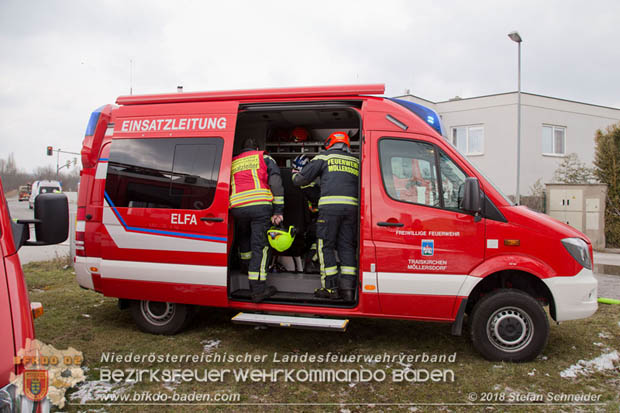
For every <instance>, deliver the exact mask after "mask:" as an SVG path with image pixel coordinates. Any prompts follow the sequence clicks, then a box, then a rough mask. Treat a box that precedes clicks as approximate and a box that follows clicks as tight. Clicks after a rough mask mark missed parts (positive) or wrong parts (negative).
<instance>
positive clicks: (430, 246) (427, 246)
mask: <svg viewBox="0 0 620 413" xmlns="http://www.w3.org/2000/svg"><path fill="white" fill-rule="evenodd" d="M434 254H435V240H432V239H423V240H422V256H423V257H431V256H433V255H434Z"/></svg>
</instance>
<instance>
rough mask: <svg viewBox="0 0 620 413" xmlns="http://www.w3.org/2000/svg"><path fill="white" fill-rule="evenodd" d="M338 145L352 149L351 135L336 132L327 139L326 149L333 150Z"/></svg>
mask: <svg viewBox="0 0 620 413" xmlns="http://www.w3.org/2000/svg"><path fill="white" fill-rule="evenodd" d="M336 143H345V144H346V145H347V146H348V147H351V144H350V143H349V135H347V133H346V132H334V133H332V134H331V135H329V137H328V138H327V139H325V149H329V148H331V147H332V146H333V145H334V144H336Z"/></svg>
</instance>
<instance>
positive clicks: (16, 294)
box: [0, 182, 69, 412]
mask: <svg viewBox="0 0 620 413" xmlns="http://www.w3.org/2000/svg"><path fill="white" fill-rule="evenodd" d="M3 194H4V190H3V189H2V183H1V182H0V257H1V258H2V262H1V263H0V326H2V338H0V412H21V411H24V412H25V411H28V412H31V411H35V410H36V411H49V408H50V404H49V401H48V400H47V399H44V400H42V401H40V402H36V404H37V406H34V403H33V401H32V400H30V399H28V398H27V397H24V396H20V395H19V394H17V391H16V387H15V386H14V385H13V384H11V383H10V382H9V379H10V376H11V373H15V374H22V373H23V372H24V370H25V368H26V370H27V366H24V365H23V364H15V357H16V356H17V355H18V352H19V351H20V350H22V349H25V348H26V341H27V340H28V339H33V338H34V324H33V321H32V320H33V317H38V316H39V315H42V314H43V306H41V303H34V302H33V303H31V302H30V301H29V299H28V289H27V288H26V280H25V279H24V273H23V271H22V267H21V265H20V262H19V256H18V255H17V250H19V248H20V247H21V246H23V245H49V244H58V243H60V242H63V241H64V240H66V239H67V235H68V232H69V209H68V204H67V197H66V196H65V195H64V194H51V193H50V194H42V195H39V196H38V197H37V199H36V200H35V202H34V217H35V219H34V220H17V221H16V222H13V221H12V220H11V218H10V214H9V208H8V206H7V203H6V199H5V198H4V195H3ZM29 224H35V233H36V241H30V240H29V239H30V230H29ZM37 409H38V410H37Z"/></svg>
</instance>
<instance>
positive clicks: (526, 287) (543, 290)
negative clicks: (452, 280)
mask: <svg viewBox="0 0 620 413" xmlns="http://www.w3.org/2000/svg"><path fill="white" fill-rule="evenodd" d="M502 288H504V289H505V288H507V289H511V288H513V289H516V290H520V291H523V292H524V293H526V294H528V295H530V296H531V297H533V298H534V299H536V300H537V301H539V302H540V303H541V304H542V305H549V312H550V313H551V317H552V318H553V319H554V320H555V319H556V314H555V302H554V299H553V294H552V293H551V290H549V287H547V285H546V284H545V283H544V282H543V281H542V280H541V278H540V277H538V276H537V275H534V274H532V273H530V272H527V271H523V270H514V269H509V270H507V269H504V270H499V271H495V272H493V273H491V274H489V275H487V276H486V277H484V278H482V279H481V280H480V281H479V282H478V283H477V284H476V285H475V286H474V288H473V289H472V290H471V292H470V293H469V295H468V297H467V307H466V309H465V312H466V313H467V314H470V313H471V310H472V309H473V308H474V306H475V305H476V303H477V302H478V301H479V300H480V299H481V298H482V297H484V296H485V295H487V294H489V293H491V292H493V291H495V290H498V289H502Z"/></svg>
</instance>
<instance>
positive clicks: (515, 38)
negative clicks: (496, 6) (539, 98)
mask: <svg viewBox="0 0 620 413" xmlns="http://www.w3.org/2000/svg"><path fill="white" fill-rule="evenodd" d="M508 37H510V40H512V41H513V42H516V43H517V45H518V46H519V47H518V49H519V51H518V53H519V62H518V67H519V69H518V84H519V89H518V92H517V192H516V195H515V203H516V204H517V205H519V204H520V203H521V195H520V193H519V180H520V177H521V42H522V41H523V40H522V39H521V36H519V32H517V31H514V32H510V33H508Z"/></svg>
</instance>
